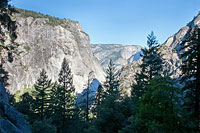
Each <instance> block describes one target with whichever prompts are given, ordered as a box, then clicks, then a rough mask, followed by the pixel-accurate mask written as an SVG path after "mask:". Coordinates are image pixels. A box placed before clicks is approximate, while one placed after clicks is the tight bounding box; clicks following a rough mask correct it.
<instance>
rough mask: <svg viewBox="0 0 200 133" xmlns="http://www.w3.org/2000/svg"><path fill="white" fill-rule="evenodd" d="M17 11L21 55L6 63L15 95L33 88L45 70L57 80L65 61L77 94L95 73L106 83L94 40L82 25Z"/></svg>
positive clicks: (17, 40) (15, 18) (11, 90)
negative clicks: (65, 60) (92, 44)
mask: <svg viewBox="0 0 200 133" xmlns="http://www.w3.org/2000/svg"><path fill="white" fill-rule="evenodd" d="M17 11H18V13H17V14H15V16H14V18H13V19H14V20H16V22H17V30H16V32H17V39H16V40H15V42H16V43H18V44H19V47H18V54H16V55H15V59H14V61H13V62H12V63H9V62H7V63H5V64H4V67H5V69H6V70H7V71H8V72H9V75H10V76H9V84H10V85H9V86H8V90H9V91H10V92H11V93H14V92H15V91H16V90H19V89H21V88H25V87H32V85H33V84H34V83H35V81H36V80H37V79H38V77H39V73H40V72H41V70H42V69H43V68H44V69H45V70H46V71H47V74H48V76H49V78H50V79H52V80H53V81H56V80H57V78H58V74H59V71H60V68H61V64H62V61H63V58H66V59H67V60H68V61H69V64H70V68H71V70H72V74H73V81H74V85H75V88H76V92H77V93H79V92H81V91H82V90H83V89H84V84H86V83H87V77H88V74H89V73H90V72H91V71H93V72H94V75H95V78H96V79H98V80H99V81H100V82H101V81H103V80H104V71H103V69H102V67H101V65H100V64H99V63H98V60H97V59H96V58H95V57H94V56H93V53H92V49H91V45H90V38H89V36H88V34H86V33H85V32H84V31H82V27H81V25H80V24H79V23H78V22H76V21H72V20H68V19H59V18H55V17H51V16H48V15H43V14H40V13H36V12H32V11H27V10H22V9H17Z"/></svg>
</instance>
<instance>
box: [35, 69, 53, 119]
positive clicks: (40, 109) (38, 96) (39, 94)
mask: <svg viewBox="0 0 200 133" xmlns="http://www.w3.org/2000/svg"><path fill="white" fill-rule="evenodd" d="M50 86H51V81H50V80H49V79H48V76H47V73H46V71H45V70H44V69H42V72H41V73H40V77H39V78H38V80H37V82H36V84H35V86H34V91H33V97H34V98H35V99H34V102H33V108H34V112H36V113H37V114H38V115H39V120H43V119H44V117H45V116H44V114H45V111H47V109H48V105H49V93H50V89H51V88H50Z"/></svg>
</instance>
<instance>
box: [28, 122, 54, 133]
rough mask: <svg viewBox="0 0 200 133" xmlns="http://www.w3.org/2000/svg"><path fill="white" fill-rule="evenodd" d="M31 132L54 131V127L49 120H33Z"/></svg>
mask: <svg viewBox="0 0 200 133" xmlns="http://www.w3.org/2000/svg"><path fill="white" fill-rule="evenodd" d="M32 132H33V133H56V127H55V126H54V125H52V124H51V120H43V121H35V122H34V123H33V127H32Z"/></svg>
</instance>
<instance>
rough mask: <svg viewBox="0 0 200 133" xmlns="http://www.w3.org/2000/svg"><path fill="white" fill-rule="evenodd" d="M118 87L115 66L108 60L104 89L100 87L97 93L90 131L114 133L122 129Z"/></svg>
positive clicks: (122, 118)
mask: <svg viewBox="0 0 200 133" xmlns="http://www.w3.org/2000/svg"><path fill="white" fill-rule="evenodd" d="M118 86H119V84H118V79H117V75H116V72H115V66H114V63H113V62H112V60H110V63H109V65H108V69H107V71H106V81H105V83H104V85H103V87H104V89H102V88H101V87H100V89H99V90H98V93H97V97H96V98H97V99H96V104H97V105H96V107H95V109H94V110H95V113H96V118H95V119H94V120H93V123H92V125H93V127H91V128H90V129H89V130H90V131H93V130H94V129H95V130H96V131H97V132H105V133H108V132H109V133H112V132H113V133H115V132H117V131H118V130H119V129H121V128H122V122H123V121H124V115H123V113H122V108H121V107H122V106H121V104H120V96H119V90H118Z"/></svg>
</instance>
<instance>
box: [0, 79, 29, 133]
mask: <svg viewBox="0 0 200 133" xmlns="http://www.w3.org/2000/svg"><path fill="white" fill-rule="evenodd" d="M8 101H9V100H8V94H7V92H6V89H5V88H4V86H3V84H2V83H1V82H0V132H1V133H30V132H31V131H30V128H29V125H28V123H27V122H26V121H25V120H24V115H23V114H21V113H19V112H18V111H17V110H16V109H15V108H14V107H12V106H11V105H9V104H8Z"/></svg>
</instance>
